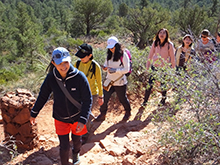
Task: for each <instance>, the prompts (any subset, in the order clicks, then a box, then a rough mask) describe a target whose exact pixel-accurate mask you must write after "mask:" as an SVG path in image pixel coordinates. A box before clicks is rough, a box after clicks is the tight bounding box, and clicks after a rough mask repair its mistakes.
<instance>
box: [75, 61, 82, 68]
mask: <svg viewBox="0 0 220 165" xmlns="http://www.w3.org/2000/svg"><path fill="white" fill-rule="evenodd" d="M80 62H81V60H77V61H76V68H77V69H78V68H79V64H80Z"/></svg>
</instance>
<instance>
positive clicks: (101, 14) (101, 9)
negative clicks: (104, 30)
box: [74, 0, 113, 35]
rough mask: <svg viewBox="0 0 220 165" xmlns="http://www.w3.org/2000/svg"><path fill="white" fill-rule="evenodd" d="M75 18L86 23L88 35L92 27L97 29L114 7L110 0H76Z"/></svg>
mask: <svg viewBox="0 0 220 165" xmlns="http://www.w3.org/2000/svg"><path fill="white" fill-rule="evenodd" d="M74 2H75V3H74V12H75V13H76V14H75V16H76V17H75V19H74V20H78V19H79V20H80V21H82V22H83V23H84V24H85V25H86V29H83V31H85V34H86V35H89V34H90V31H91V30H92V29H96V28H98V27H99V26H100V24H101V23H103V22H104V21H105V19H106V18H107V17H108V16H109V15H110V14H111V12H112V10H113V7H112V3H111V1H110V0H75V1H74ZM80 28H83V27H80Z"/></svg>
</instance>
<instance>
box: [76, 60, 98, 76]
mask: <svg viewBox="0 0 220 165" xmlns="http://www.w3.org/2000/svg"><path fill="white" fill-rule="evenodd" d="M80 62H81V60H77V61H76V68H77V69H78V68H79V64H80ZM95 68H96V66H95V62H94V61H92V63H91V65H90V67H89V70H88V73H87V74H86V77H88V75H89V72H92V75H91V77H90V79H91V78H92V76H93V75H94V76H95Z"/></svg>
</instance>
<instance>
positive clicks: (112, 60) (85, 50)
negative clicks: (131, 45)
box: [30, 28, 220, 165]
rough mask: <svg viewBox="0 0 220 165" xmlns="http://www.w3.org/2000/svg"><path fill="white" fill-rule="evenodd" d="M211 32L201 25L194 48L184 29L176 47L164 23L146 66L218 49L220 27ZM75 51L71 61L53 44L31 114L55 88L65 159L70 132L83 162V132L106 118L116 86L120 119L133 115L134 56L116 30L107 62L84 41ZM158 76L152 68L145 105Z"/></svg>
mask: <svg viewBox="0 0 220 165" xmlns="http://www.w3.org/2000/svg"><path fill="white" fill-rule="evenodd" d="M209 35H210V34H209V31H208V30H206V29H205V30H203V31H202V33H201V40H199V41H198V44H197V45H196V47H195V50H194V49H193V47H192V44H193V37H192V36H191V35H189V34H186V35H185V36H184V37H183V39H182V45H180V46H179V47H178V48H177V49H176V51H175V48H174V45H173V43H172V42H171V41H170V38H169V32H168V30H167V29H165V28H162V29H160V30H159V31H158V32H157V34H156V36H155V38H154V42H153V44H152V46H151V49H150V53H149V56H148V60H147V62H146V72H148V71H149V69H152V70H153V72H157V71H158V69H159V68H164V66H166V63H170V64H171V65H170V66H171V67H172V68H175V67H176V68H178V69H183V70H186V66H187V65H186V63H188V62H189V61H190V59H192V58H193V57H194V56H195V54H196V51H199V52H201V53H203V54H204V56H205V57H206V56H207V55H208V54H207V53H206V51H211V52H212V51H213V52H214V51H219V49H220V33H218V35H217V38H216V40H215V41H216V42H215V43H214V42H213V41H212V40H211V39H209V38H208V37H209ZM209 54H210V52H209ZM75 56H76V57H78V58H79V60H78V61H77V62H76V63H75V64H74V65H72V64H71V56H70V54H69V51H68V50H67V49H66V48H63V47H58V48H56V49H54V51H53V53H52V57H51V62H50V64H49V66H48V68H47V71H48V74H47V76H46V78H45V80H44V82H43V84H42V85H41V88H40V92H39V95H38V98H37V101H36V103H35V105H34V107H33V108H32V110H31V117H30V122H31V124H33V125H34V124H35V123H36V121H35V118H36V117H37V115H38V114H39V112H40V110H41V109H42V108H43V106H44V105H45V103H46V102H47V100H48V98H49V97H50V95H51V94H52V93H53V100H54V104H53V118H54V121H55V128H56V133H57V135H58V138H59V141H60V160H61V164H62V165H67V164H69V150H70V147H71V145H70V143H69V140H70V139H69V133H70V132H71V138H72V142H73V144H72V160H73V164H79V163H80V159H79V152H80V148H81V146H82V137H83V136H88V129H89V128H90V124H91V121H92V120H93V119H94V120H93V122H99V121H104V120H105V118H106V112H107V108H108V102H109V99H110V97H111V95H112V94H113V93H114V92H116V94H117V96H118V99H119V101H120V103H121V104H122V105H123V107H124V110H125V115H124V117H123V119H122V121H124V122H125V121H127V120H129V118H130V116H131V105H130V102H129V100H128V98H127V95H126V89H127V82H128V79H127V76H126V73H128V72H129V71H130V68H131V58H130V56H129V52H127V51H125V50H123V49H122V45H121V44H120V42H119V40H118V39H117V38H116V37H115V36H112V37H110V38H108V40H107V57H106V60H105V62H104V64H103V65H99V64H98V63H97V62H96V61H95V60H94V59H93V49H92V46H91V45H89V44H86V43H84V44H82V45H80V46H79V47H78V51H77V53H76V54H75ZM201 59H202V60H204V59H203V58H201ZM205 60H208V61H209V62H210V63H212V62H213V61H215V60H217V58H214V57H213V58H209V57H208V58H205ZM102 70H103V71H104V72H107V75H106V77H105V78H104V79H105V80H104V81H103V80H102ZM154 81H155V78H154V76H153V75H152V74H151V76H150V77H149V81H148V83H149V85H148V87H147V88H146V91H145V96H144V102H143V103H142V106H145V105H146V104H147V102H148V99H149V96H150V94H151V90H152V88H153V84H154ZM161 85H163V84H161ZM161 93H162V99H161V101H160V105H164V104H165V100H166V94H167V91H162V92H161ZM99 106H100V115H99V116H98V117H94V116H93V115H92V109H93V108H94V107H99Z"/></svg>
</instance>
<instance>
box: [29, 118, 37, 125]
mask: <svg viewBox="0 0 220 165" xmlns="http://www.w3.org/2000/svg"><path fill="white" fill-rule="evenodd" d="M30 123H31V125H35V124H36V120H35V118H34V117H30Z"/></svg>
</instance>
